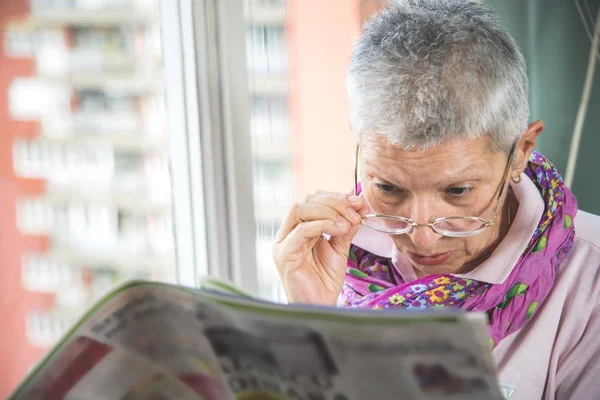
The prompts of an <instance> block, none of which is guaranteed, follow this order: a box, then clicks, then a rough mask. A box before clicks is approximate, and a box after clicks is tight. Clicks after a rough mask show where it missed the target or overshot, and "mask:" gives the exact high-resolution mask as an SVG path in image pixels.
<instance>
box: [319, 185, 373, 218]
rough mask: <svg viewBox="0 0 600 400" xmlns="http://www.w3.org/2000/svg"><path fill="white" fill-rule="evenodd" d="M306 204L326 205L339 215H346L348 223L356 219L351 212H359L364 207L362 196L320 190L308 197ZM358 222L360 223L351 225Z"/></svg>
mask: <svg viewBox="0 0 600 400" xmlns="http://www.w3.org/2000/svg"><path fill="white" fill-rule="evenodd" d="M308 202H310V203H319V204H324V205H327V206H329V207H331V208H333V209H335V210H336V211H337V212H339V213H340V214H341V215H346V216H347V218H348V220H350V221H351V220H352V219H353V218H356V215H355V214H354V213H352V211H356V210H359V209H361V208H362V207H364V205H365V200H364V198H363V197H362V195H359V196H355V195H353V194H350V193H336V192H326V191H322V190H321V191H318V192H316V193H315V194H314V195H312V196H310V197H309V198H308ZM351 222H353V221H351ZM358 222H360V221H356V222H353V223H358Z"/></svg>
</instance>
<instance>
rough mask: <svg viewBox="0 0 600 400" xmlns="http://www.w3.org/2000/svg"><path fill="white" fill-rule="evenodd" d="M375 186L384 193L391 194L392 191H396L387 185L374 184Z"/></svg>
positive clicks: (393, 187)
mask: <svg viewBox="0 0 600 400" xmlns="http://www.w3.org/2000/svg"><path fill="white" fill-rule="evenodd" d="M375 186H377V189H379V190H380V191H381V192H384V193H393V192H394V190H396V187H395V186H392V185H388V184H386V183H376V184H375Z"/></svg>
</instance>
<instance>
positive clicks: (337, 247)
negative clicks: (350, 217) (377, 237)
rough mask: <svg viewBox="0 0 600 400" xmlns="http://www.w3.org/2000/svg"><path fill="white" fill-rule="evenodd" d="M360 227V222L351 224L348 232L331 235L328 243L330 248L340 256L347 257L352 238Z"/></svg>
mask: <svg viewBox="0 0 600 400" xmlns="http://www.w3.org/2000/svg"><path fill="white" fill-rule="evenodd" d="M361 228H362V224H360V223H359V224H357V225H354V226H352V227H351V228H350V229H349V230H348V233H346V234H345V235H341V236H332V237H331V238H330V239H329V244H330V245H331V248H332V249H333V250H334V251H335V252H336V253H338V254H339V255H340V256H342V257H344V258H348V255H349V253H350V245H351V244H352V239H354V237H355V236H356V234H357V233H358V231H359V230H360V229H361Z"/></svg>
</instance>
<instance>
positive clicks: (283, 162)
mask: <svg viewBox="0 0 600 400" xmlns="http://www.w3.org/2000/svg"><path fill="white" fill-rule="evenodd" d="M378 4H379V2H378ZM381 4H383V3H381ZM244 6H245V7H244V15H245V19H246V56H247V70H248V79H249V83H250V85H249V88H250V114H251V115H250V128H251V129H250V134H251V139H252V156H253V177H254V178H253V180H254V186H253V189H254V204H255V220H256V254H257V268H258V284H259V294H260V295H261V296H263V297H265V298H267V299H270V300H275V301H281V302H285V294H284V292H283V290H282V286H281V284H280V280H279V276H278V274H277V271H276V268H275V265H274V264H273V261H272V256H271V247H272V244H273V241H274V239H275V234H276V232H277V230H278V229H279V227H280V226H281V223H282V221H283V219H284V218H285V216H286V214H287V212H288V210H289V208H290V206H291V205H292V203H293V202H294V201H295V200H298V199H300V198H302V197H303V196H304V195H305V194H307V193H309V192H312V191H315V190H319V189H323V190H331V191H348V190H350V188H351V186H352V183H351V182H352V160H353V158H352V155H353V149H354V137H353V135H352V133H351V132H350V130H349V128H348V122H347V121H348V109H347V99H346V91H345V74H346V67H347V64H348V60H349V58H350V52H351V47H352V44H353V42H354V40H356V39H357V37H358V34H359V32H360V26H361V23H362V22H361V21H362V19H363V16H364V14H365V12H366V11H368V10H367V8H365V5H364V4H363V2H362V1H359V0H356V1H348V0H328V1H325V2H316V1H303V0H287V1H283V0H271V1H269V0H244Z"/></svg>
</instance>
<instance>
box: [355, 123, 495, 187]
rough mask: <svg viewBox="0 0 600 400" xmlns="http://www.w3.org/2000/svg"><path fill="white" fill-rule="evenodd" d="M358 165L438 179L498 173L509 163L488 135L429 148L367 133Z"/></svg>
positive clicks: (383, 173)
mask: <svg viewBox="0 0 600 400" xmlns="http://www.w3.org/2000/svg"><path fill="white" fill-rule="evenodd" d="M359 165H360V166H361V167H364V168H368V169H369V170H371V171H373V172H377V173H378V175H380V176H382V177H384V176H385V177H388V176H390V175H392V176H394V177H398V178H401V179H418V180H428V181H435V180H438V179H439V178H443V179H447V178H455V179H461V178H462V177H467V176H468V177H470V178H474V179H475V178H477V179H479V178H481V179H484V178H485V177H490V178H491V177H495V176H496V175H498V174H501V173H502V172H503V170H504V167H505V165H506V154H505V153H503V152H497V151H494V150H492V149H491V148H490V145H489V140H488V139H487V138H485V137H481V138H476V139H461V140H455V141H450V142H446V143H443V144H441V145H439V146H435V147H431V148H428V149H423V150H420V149H411V150H406V149H403V148H402V147H400V146H396V145H393V144H391V143H389V142H388V140H387V139H386V138H385V137H383V136H381V135H378V134H376V133H372V132H371V133H365V134H364V135H363V136H362V138H361V141H360V151H359Z"/></svg>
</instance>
